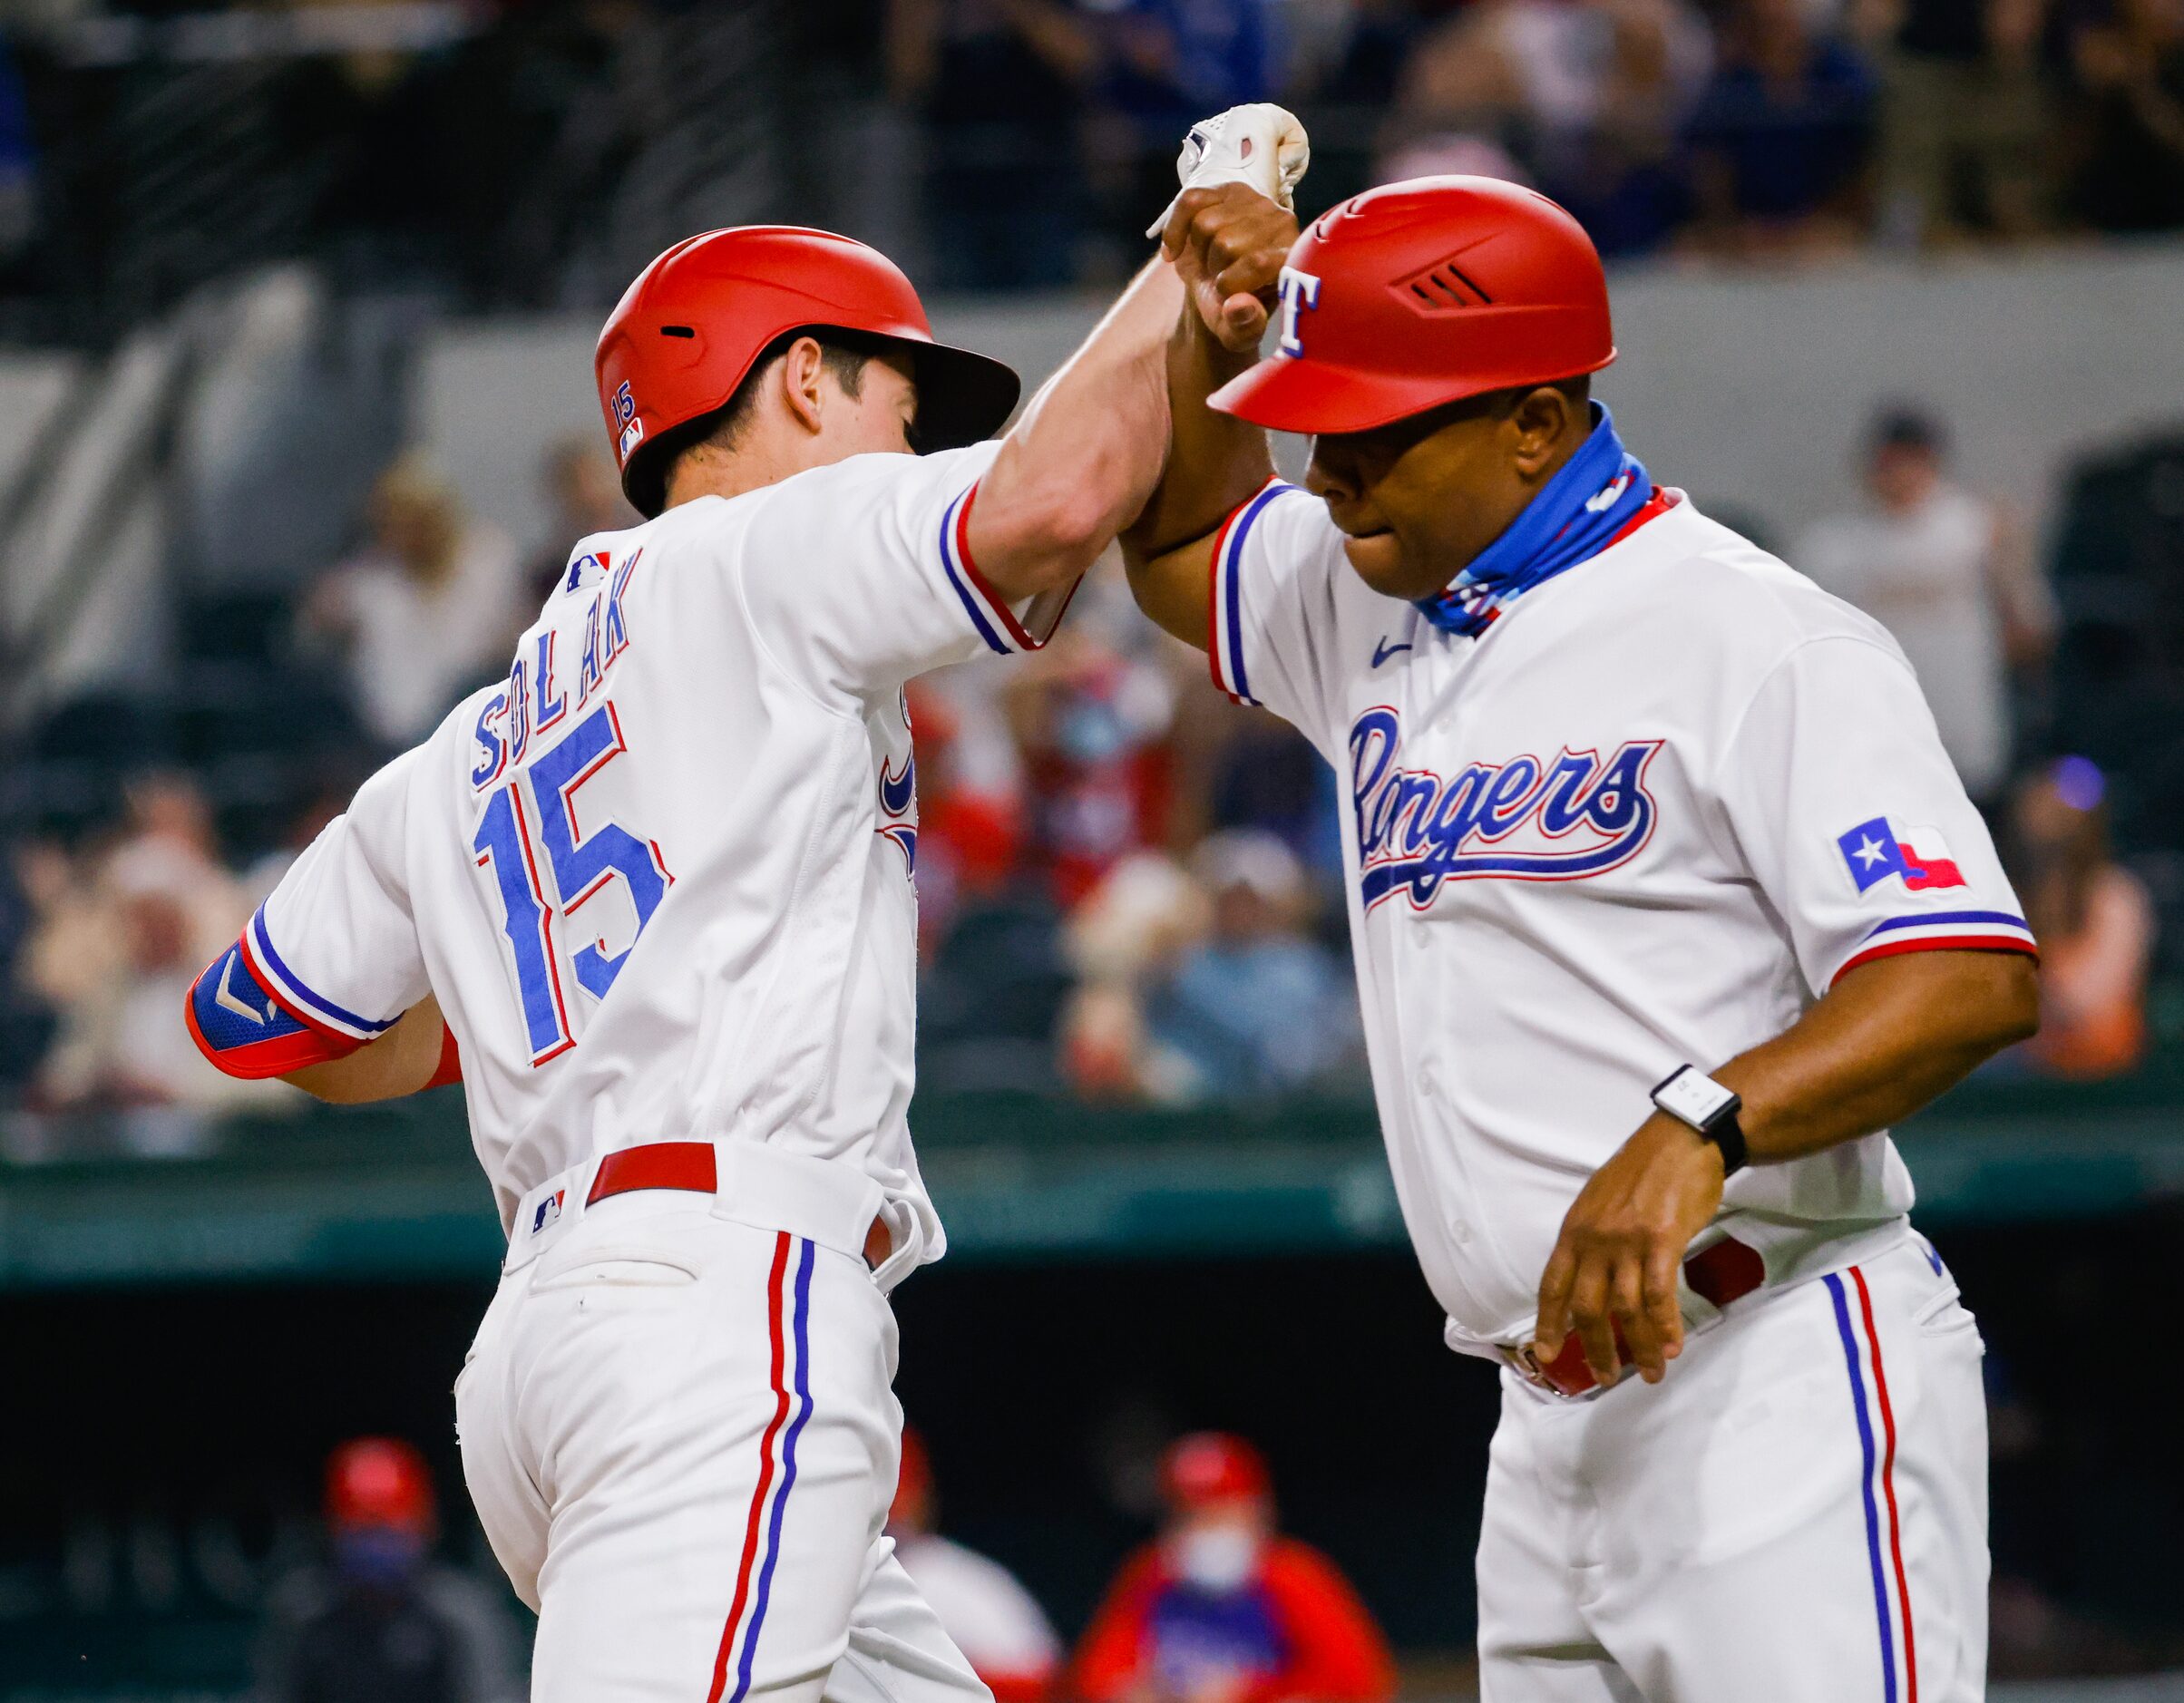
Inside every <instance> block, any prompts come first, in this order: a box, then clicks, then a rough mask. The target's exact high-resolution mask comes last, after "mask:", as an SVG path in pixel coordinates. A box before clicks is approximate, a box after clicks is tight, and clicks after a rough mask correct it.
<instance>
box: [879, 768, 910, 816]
mask: <svg viewBox="0 0 2184 1703" xmlns="http://www.w3.org/2000/svg"><path fill="white" fill-rule="evenodd" d="M917 785H918V760H917V758H915V757H907V758H905V759H904V760H903V763H902V774H894V773H893V772H892V771H891V770H890V769H889V768H888V766H887V764H885V763H882V764H881V765H880V803H881V806H882V808H883V809H884V810H885V811H886V812H887V813H888V814H889V815H891V816H900V815H901V814H902V813H903V812H904V811H906V810H908V809H909V808H910V801H911V799H912V797H913V796H914V795H915V793H916V791H917Z"/></svg>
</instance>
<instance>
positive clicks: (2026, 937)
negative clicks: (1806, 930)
mask: <svg viewBox="0 0 2184 1703" xmlns="http://www.w3.org/2000/svg"><path fill="white" fill-rule="evenodd" d="M1905 952H2023V954H2025V956H2027V957H2028V958H2038V957H2039V956H2040V944H2039V942H2038V941H2036V940H2034V939H2033V931H2032V929H2030V928H2028V927H2027V926H2026V924H2025V920H2024V919H2023V917H2021V916H2018V915H2017V914H2016V913H2015V912H2013V911H2008V910H1929V911H1925V912H1920V913H1915V914H1913V915H1911V916H1906V917H1890V918H1888V919H1887V920H1886V921H1882V922H1877V923H1875V924H1874V925H1873V927H1872V928H1870V929H1867V930H1866V937H1865V939H1863V940H1862V941H1860V942H1859V944H1858V947H1857V950H1856V951H1854V952H1852V953H1851V955H1850V956H1849V957H1848V958H1847V959H1844V960H1843V963H1842V966H1841V968H1838V970H1837V971H1836V972H1835V974H1834V975H1833V976H1832V977H1830V978H1828V985H1829V986H1830V987H1832V986H1834V984H1835V983H1837V982H1838V981H1840V980H1842V978H1844V977H1845V976H1846V975H1848V974H1849V972H1850V971H1852V970H1854V969H1856V968H1857V967H1858V966H1859V965H1860V964H1870V963H1871V962H1873V960H1874V959H1877V958H1895V957H1896V956H1898V955H1899V954H1901V953H1905Z"/></svg>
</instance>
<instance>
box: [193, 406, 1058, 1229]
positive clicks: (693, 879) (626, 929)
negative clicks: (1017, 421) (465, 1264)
mask: <svg viewBox="0 0 2184 1703" xmlns="http://www.w3.org/2000/svg"><path fill="white" fill-rule="evenodd" d="M997 448H998V445H997V444H995V443H986V444H981V445H978V446H976V447H974V448H970V449H966V450H960V451H953V452H950V453H943V454H937V455H931V456H926V457H923V458H921V459H919V458H912V457H911V456H908V455H885V454H877V455H863V456H858V457H855V458H853V459H852V460H850V461H847V462H842V463H839V464H837V465H834V466H831V467H825V468H821V469H817V470H815V471H813V472H806V473H804V474H801V475H799V476H797V477H795V478H793V479H790V480H787V481H785V482H781V483H779V484H775V485H772V486H769V487H766V488H765V489H763V490H760V491H752V492H749V493H747V494H746V495H743V496H740V497H736V498H735V499H732V500H730V499H724V498H719V497H706V498H701V499H699V500H697V501H692V502H687V503H685V504H682V505H680V506H678V507H677V508H674V509H671V510H669V511H667V512H666V513H664V514H662V515H661V516H659V517H658V519H657V520H654V521H648V522H647V523H646V524H644V525H642V526H639V527H635V528H632V529H631V530H628V531H624V532H617V533H608V534H602V535H600V536H597V537H593V538H589V539H586V540H584V541H583V542H582V543H581V544H580V546H579V548H578V549H577V550H576V552H575V553H574V555H573V557H572V559H571V560H570V567H569V569H568V571H567V573H566V574H565V575H564V576H563V578H562V579H561V584H560V586H559V587H558V588H557V589H556V590H555V591H554V592H553V594H552V595H551V597H550V598H548V599H547V602H546V605H545V608H543V609H542V610H541V613H540V615H539V618H538V619H537V621H536V622H534V623H533V625H532V626H531V629H530V630H529V631H528V632H527V633H526V634H525V635H524V636H523V638H522V641H521V644H520V645H519V647H518V649H517V653H516V657H515V659H514V666H513V667H512V671H511V673H510V675H509V676H508V678H507V679H506V680H505V681H504V682H502V683H500V684H497V685H495V686H491V687H488V688H486V689H484V690H482V691H480V692H477V693H475V694H474V695H473V696H471V697H470V698H468V699H467V700H465V701H464V702H463V704H462V705H461V706H459V707H458V708H457V709H456V710H455V711H454V712H453V714H452V715H450V716H449V717H448V718H447V719H446V721H445V722H444V723H443V724H442V725H441V726H440V727H439V729H438V730H437V731H436V732H435V733H434V735H432V736H431V737H430V738H429V739H427V740H426V741H425V743H424V744H422V745H420V746H418V747H417V748H416V749H414V750H413V751H411V752H409V753H407V754H405V755H403V756H401V757H399V758H397V759H395V762H393V763H392V764H389V765H388V766H387V767H386V768H385V769H384V770H382V771H381V772H380V773H379V774H376V775H375V776H374V777H373V778H372V779H371V780H370V781H368V782H367V783H366V784H365V785H364V787H363V788H362V789H361V790H360V791H359V792H358V793H357V795H356V801H355V802H354V803H352V804H351V806H350V808H349V810H348V813H346V815H344V816H342V817H341V818H340V819H339V820H337V821H336V822H334V823H333V824H331V825H330V826H329V827H328V828H327V830H326V832H324V833H323V834H321V835H320V836H319V838H318V840H317V842H315V843H314V844H313V845H312V846H311V847H310V849H309V850H308V851H306V852H305V853H304V854H303V856H302V857H301V858H300V859H298V860H297V863H296V865H295V866H294V868H293V869H291V870H290V871H289V872H288V875H287V877H286V878H285V879H284V880H283V881H281V883H280V886H279V888H278V890H276V891H275V892H274V893H273V895H272V897H271V898H269V899H268V900H267V901H266V904H265V906H264V908H263V909H262V910H260V911H259V912H258V916H257V917H256V918H255V919H254V920H253V921H252V923H251V925H250V927H249V930H248V932H247V935H246V939H245V943H244V944H245V949H246V951H247V955H248V956H247V959H244V960H243V961H242V967H243V968H247V969H248V970H249V971H250V972H251V974H252V977H253V978H255V979H256V980H257V981H258V983H260V984H261V985H262V988H263V989H264V990H265V991H266V992H267V993H268V994H269V995H270V996H271V997H272V1001H273V1003H274V1004H275V1005H276V1006H278V1007H280V1008H281V1011H282V1013H284V1014H287V1015H288V1016H292V1017H296V1018H298V1019H300V1020H303V1021H305V1022H307V1024H309V1025H311V1026H313V1027H319V1028H321V1029H324V1030H327V1031H331V1032H333V1033H336V1034H339V1035H342V1036H349V1037H353V1038H366V1037H369V1036H374V1035H376V1034H378V1033H379V1032H381V1031H383V1030H384V1029H385V1028H386V1027H388V1026H389V1025H390V1024H391V1023H393V1022H394V1020H395V1018H396V1017H400V1016H401V1014H402V1013H403V1012H404V1011H405V1010H407V1009H408V1008H409V1007H411V1006H413V1005H414V1004H415V1003H417V1001H419V1000H420V999H422V998H423V997H424V996H425V995H426V994H427V993H428V992H429V993H433V994H436V995H437V996H438V997H439V1000H440V1005H441V1008H442V1010H443V1011H444V1013H445V1015H446V1018H447V1022H448V1025H449V1027H450V1028H451V1029H452V1031H453V1035H454V1036H455V1037H456V1039H457V1041H458V1042H459V1043H460V1046H461V1049H462V1060H463V1086H464V1090H465V1094H466V1096H467V1098H468V1101H469V1106H470V1120H471V1129H472V1135H473V1141H474V1143H475V1145H476V1148H477V1152H478V1156H479V1159H480V1160H481V1161H482V1162H483V1164H484V1167H485V1170H486V1173H487V1174H488V1175H489V1176H490V1177H491V1179H492V1185H493V1192H494V1193H495V1195H496V1196H497V1197H498V1200H499V1202H500V1206H501V1212H502V1221H503V1222H504V1223H505V1222H506V1221H508V1220H509V1218H510V1215H511V1214H512V1212H513V1211H514V1208H515V1204H516V1202H518V1201H519V1200H520V1199H521V1198H522V1195H523V1194H524V1193H525V1192H526V1191H527V1190H530V1189H531V1188H532V1187H534V1186H535V1185H537V1184H539V1183H541V1182H543V1181H544V1180H545V1179H547V1178H548V1177H551V1176H552V1175H554V1174H555V1173H559V1172H561V1171H563V1170H565V1169H566V1168H568V1167H570V1165H572V1164H576V1163H580V1162H581V1161H583V1160H585V1159H586V1158H588V1157H590V1156H592V1155H594V1154H596V1153H600V1152H602V1151H605V1150H608V1149H611V1148H619V1147H625V1146H629V1145H631V1144H633V1143H639V1142H647V1141H664V1140H676V1139H712V1138H721V1137H726V1138H732V1139H739V1140H747V1141H753V1142H763V1143H769V1144H772V1145H773V1146H775V1148H777V1149H780V1150H783V1151H785V1152H788V1153H795V1154H799V1155H804V1156H812V1157H817V1158H821V1159H826V1160H834V1161H840V1162H842V1163H846V1164H851V1165H854V1166H857V1167H860V1168H862V1169H863V1171H864V1172H865V1173H867V1174H869V1175H870V1176H871V1177H872V1178H873V1179H874V1180H875V1181H877V1182H879V1183H880V1185H881V1187H882V1191H883V1192H884V1193H885V1194H886V1196H887V1197H888V1199H889V1200H890V1201H891V1202H899V1203H901V1204H902V1206H903V1207H904V1208H906V1209H907V1210H906V1211H904V1212H901V1213H895V1212H891V1214H890V1216H891V1218H896V1217H899V1218H900V1219H901V1220H902V1223H901V1225H900V1226H899V1228H898V1231H897V1234H898V1251H899V1252H900V1241H901V1239H902V1233H903V1231H913V1232H914V1233H915V1234H916V1235H917V1236H918V1237H919V1238H920V1239H921V1241H922V1249H921V1252H922V1257H923V1258H924V1259H926V1260H931V1259H936V1258H938V1257H939V1255H940V1253H941V1246H942V1242H941V1233H940V1227H939V1224H938V1221H936V1220H935V1218H934V1216H933V1212H932V1208H931V1204H930V1203H929V1202H928V1201H927V1200H926V1197H925V1193H924V1191H923V1188H922V1186H921V1182H920V1181H919V1177H918V1170H917V1163H916V1160H915V1158H914V1157H913V1155H912V1151H911V1143H910V1135H909V1130H908V1126H907V1123H906V1121H905V1114H906V1110H907V1107H908V1105H909V1101H910V1094H911V1079H912V1032H913V1027H914V1001H915V993H916V953H915V938H916V904H915V899H914V897H913V894H912V886H911V871H912V863H913V861H914V859H915V855H916V848H917V805H916V793H915V780H914V774H913V768H912V754H911V735H910V727H909V725H908V722H907V719H906V716H905V712H904V709H903V706H902V684H903V682H904V681H905V680H907V679H909V678H910V677H911V676H914V675H917V674H920V673H921V672H923V671H924V670H926V669H929V668H934V667H941V665H943V664H947V663H951V662H955V661H959V660H960V659H962V658H964V657H970V656H971V655H973V654H976V653H978V652H980V651H981V650H984V649H988V648H990V649H993V650H996V651H1003V652H1007V651H1013V650H1019V649H1022V648H1026V647H1031V646H1033V645H1034V643H1035V641H1034V640H1033V639H1032V637H1031V636H1030V635H1029V633H1027V632H1026V631H1025V629H1024V628H1023V627H1022V626H1021V625H1020V624H1019V620H1018V618H1017V616H1016V614H1015V613H1014V612H1013V611H1012V610H1011V609H1010V608H1008V607H1007V606H1006V605H1005V604H1004V603H1003V602H1002V600H1001V599H1000V598H999V596H998V595H996V594H995V593H994V591H993V590H992V589H990V587H989V586H988V585H987V584H986V582H985V581H984V580H983V579H981V577H980V574H979V572H978V570H977V569H976V567H975V566H974V564H973V563H972V562H971V560H970V556H969V553H968V551H967V550H966V548H965V541H964V540H965V535H966V530H967V529H966V521H967V517H968V514H969V511H970V504H971V501H972V492H973V485H974V482H976V481H977V479H978V478H979V477H980V474H981V473H982V472H984V471H985V469H986V467H987V466H988V464H989V463H990V462H991V461H992V459H993V456H994V453H995V452H996V450H997ZM219 968H220V967H219V966H216V967H215V969H216V970H219ZM210 974H211V973H210V972H209V978H210ZM242 1003H243V1004H244V1005H245V1006H246V1007H247V1006H248V1005H249V998H248V997H245V998H244V999H243V1002H242ZM197 1008H198V1009H199V1010H200V1012H203V1013H206V1014H208V1015H217V1014H214V1013H213V1012H212V1007H210V1005H209V1004H208V1003H206V1002H205V1001H203V1000H200V1002H199V1004H198V1007H197ZM230 1009H231V1010H232V1007H230ZM243 1015H245V1016H247V1015H248V1012H247V1011H246V1012H245V1013H244V1014H243ZM268 1015H270V1014H268ZM221 1020H223V1021H225V1020H226V1019H225V1018H222V1019H221ZM236 1020H237V1021H239V1020H240V1018H237V1019H236ZM905 1263H906V1264H907V1263H908V1262H907V1261H906V1262H905Z"/></svg>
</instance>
